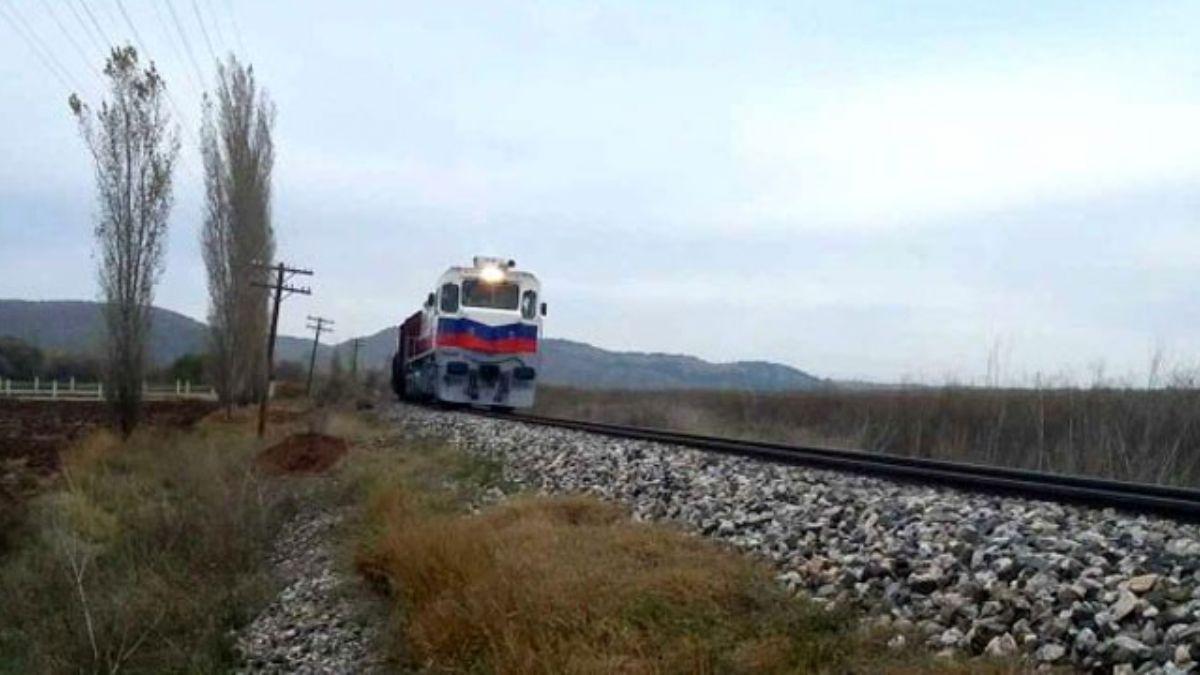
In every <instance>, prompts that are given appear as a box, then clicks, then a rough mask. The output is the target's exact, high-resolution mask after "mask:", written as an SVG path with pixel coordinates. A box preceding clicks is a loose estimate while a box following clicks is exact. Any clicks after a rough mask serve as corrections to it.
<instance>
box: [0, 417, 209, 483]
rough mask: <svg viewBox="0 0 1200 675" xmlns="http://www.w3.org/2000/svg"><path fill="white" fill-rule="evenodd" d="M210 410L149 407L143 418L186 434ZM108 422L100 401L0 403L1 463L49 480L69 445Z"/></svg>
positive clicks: (149, 422) (150, 422) (154, 424)
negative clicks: (21, 465) (18, 464)
mask: <svg viewBox="0 0 1200 675" xmlns="http://www.w3.org/2000/svg"><path fill="white" fill-rule="evenodd" d="M212 410H213V404H211V403H206V402H203V401H179V402H175V401H152V402H147V403H145V404H144V407H143V414H144V416H145V417H144V419H145V423H146V424H148V425H152V426H163V427H170V428H177V429H187V428H191V427H192V426H193V425H195V424H196V422H197V421H199V420H200V419H201V418H203V417H204V416H205V415H208V414H209V413H210V412H212ZM109 420H110V417H109V409H108V407H107V405H106V404H105V403H103V402H101V401H95V402H91V401H0V463H3V462H5V461H8V460H20V461H23V463H24V465H25V467H27V468H28V469H30V470H32V471H34V472H35V473H38V474H41V475H50V474H53V473H55V472H57V471H58V469H59V467H60V466H61V464H62V462H61V457H60V453H61V452H62V450H63V449H64V448H65V447H67V445H68V444H70V443H72V442H74V441H77V440H79V439H80V438H82V437H83V436H85V435H86V434H87V433H89V432H90V431H92V430H94V429H98V428H101V427H105V426H109Z"/></svg>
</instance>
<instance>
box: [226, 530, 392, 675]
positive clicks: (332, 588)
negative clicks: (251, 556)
mask: <svg viewBox="0 0 1200 675" xmlns="http://www.w3.org/2000/svg"><path fill="white" fill-rule="evenodd" d="M340 520H341V514H339V513H334V512H329V511H327V510H325V509H322V508H319V507H316V506H307V507H305V508H303V509H301V510H300V512H299V513H297V514H296V515H295V516H294V517H293V518H292V519H291V520H290V521H289V522H288V523H287V524H286V525H285V526H284V527H283V528H281V530H280V532H279V535H278V536H277V537H276V540H275V543H274V553H273V555H272V559H271V563H272V565H273V567H274V569H275V573H276V574H277V575H278V576H279V577H280V578H281V579H282V580H283V582H284V583H285V584H286V585H285V587H284V588H283V590H282V591H280V593H279V595H278V596H276V598H275V600H274V601H273V602H272V603H271V604H270V605H269V606H268V607H267V608H266V609H264V610H263V611H262V612H261V613H260V614H259V615H258V616H257V617H255V619H254V621H253V622H251V623H250V625H248V626H246V628H245V629H243V630H242V631H241V633H240V634H239V635H238V638H237V645H236V648H237V651H238V654H239V656H240V657H241V661H242V667H241V668H240V669H239V672H242V673H307V674H316V673H322V674H326V673H329V674H332V673H363V672H382V670H381V669H380V667H379V664H380V661H379V659H377V658H374V657H373V656H372V655H373V654H374V653H376V652H375V650H374V649H372V643H373V641H374V630H373V629H372V628H371V627H370V626H369V625H367V624H366V623H365V622H363V621H362V620H361V616H362V613H361V612H359V611H358V609H357V606H358V604H359V603H360V602H361V598H360V597H357V596H359V595H360V594H361V592H362V589H361V588H359V587H358V586H357V585H356V584H355V583H354V580H353V579H348V578H346V576H345V575H343V574H342V573H341V572H340V571H339V570H338V569H337V567H336V566H335V564H334V559H333V554H332V550H331V541H330V540H331V537H332V533H333V530H334V528H335V527H336V526H337V524H338V523H339V522H340Z"/></svg>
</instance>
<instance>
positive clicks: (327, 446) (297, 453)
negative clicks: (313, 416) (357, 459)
mask: <svg viewBox="0 0 1200 675" xmlns="http://www.w3.org/2000/svg"><path fill="white" fill-rule="evenodd" d="M346 449H347V445H346V441H344V440H342V439H340V438H336V437H334V436H326V435H325V434H315V433H306V434H296V435H294V436H288V437H287V438H285V439H283V440H282V441H280V442H279V443H276V444H275V445H272V446H271V447H269V448H267V449H266V450H263V451H262V452H261V453H259V455H258V465H259V466H261V467H263V468H265V469H267V470H269V471H273V472H276V473H321V472H322V471H326V470H328V469H329V467H331V466H333V465H334V464H337V461H338V460H339V459H341V458H342V455H344V454H346Z"/></svg>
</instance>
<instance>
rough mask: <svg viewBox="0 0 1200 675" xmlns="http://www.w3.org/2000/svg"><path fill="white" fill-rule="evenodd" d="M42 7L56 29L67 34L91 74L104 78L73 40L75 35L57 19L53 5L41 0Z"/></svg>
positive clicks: (68, 39) (68, 40)
mask: <svg viewBox="0 0 1200 675" xmlns="http://www.w3.org/2000/svg"><path fill="white" fill-rule="evenodd" d="M42 7H45V8H46V13H47V14H49V15H50V18H51V19H53V20H54V24H55V25H56V26H58V29H59V30H60V31H62V34H63V35H65V36H67V42H70V43H71V47H73V48H74V49H75V53H76V54H79V58H80V59H81V60H83V62H84V64H85V65H87V67H88V68H89V69H90V70H91V71H92V73H93V74H95V76H96V77H97V78H100V79H104V78H103V76H102V75H100V71H99V70H98V69H97V68H96V64H94V63H92V60H91V59H89V58H88V55H87V52H85V51H84V50H83V47H80V46H79V43H78V42H77V41H76V40H75V36H74V35H72V34H71V32H70V31H68V30H67V27H66V26H65V25H64V24H63V22H62V21H60V20H59V18H58V13H57V12H55V11H54V7H53V6H51V5H50V3H48V2H46V0H42Z"/></svg>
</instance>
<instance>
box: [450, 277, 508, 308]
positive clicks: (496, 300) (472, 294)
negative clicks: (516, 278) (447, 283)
mask: <svg viewBox="0 0 1200 675" xmlns="http://www.w3.org/2000/svg"><path fill="white" fill-rule="evenodd" d="M462 289H463V291H462V292H463V305H465V306H467V307H481V308H484V309H509V310H512V309H516V308H517V298H518V295H517V294H518V292H519V290H520V289H519V288H518V286H517V285H516V284H513V283H509V282H507V281H502V282H500V283H488V282H486V281H482V280H479V279H464V280H463V282H462Z"/></svg>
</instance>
